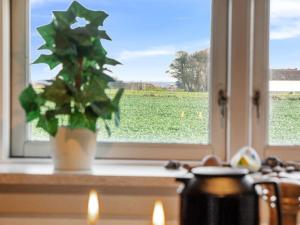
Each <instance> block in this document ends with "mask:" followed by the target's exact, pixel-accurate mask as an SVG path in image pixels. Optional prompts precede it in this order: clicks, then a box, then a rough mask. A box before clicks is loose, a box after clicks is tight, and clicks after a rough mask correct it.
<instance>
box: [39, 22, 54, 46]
mask: <svg viewBox="0 0 300 225" xmlns="http://www.w3.org/2000/svg"><path fill="white" fill-rule="evenodd" d="M37 31H38V32H39V34H40V35H41V36H42V38H43V39H44V41H45V42H46V46H47V47H48V48H51V47H54V43H55V40H54V37H55V34H56V30H55V25H54V23H53V22H51V23H49V24H47V25H44V26H41V27H38V28H37Z"/></svg>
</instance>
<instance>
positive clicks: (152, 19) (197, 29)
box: [30, 0, 300, 81]
mask: <svg viewBox="0 0 300 225" xmlns="http://www.w3.org/2000/svg"><path fill="white" fill-rule="evenodd" d="M79 2H81V3H82V4H83V5H84V6H86V7H88V8H90V9H93V10H103V11H105V12H107V13H108V14H109V17H108V18H107V20H106V21H105V23H104V29H105V30H106V31H107V32H108V34H109V35H110V36H111V38H112V39H113V41H112V42H108V41H104V42H103V44H104V46H105V48H106V50H107V51H108V53H109V56H110V57H113V58H116V59H118V60H120V61H121V62H122V63H123V65H122V66H118V67H117V68H114V70H113V72H114V73H113V76H115V77H117V78H118V79H121V80H126V81H174V80H173V79H172V78H171V77H170V76H169V75H168V74H166V73H165V71H166V70H168V68H169V65H170V63H171V62H172V60H173V59H174V56H175V53H176V51H179V50H184V51H188V52H193V51H196V50H200V49H204V48H208V47H209V45H210V21H211V20H210V19H211V18H210V17H211V13H210V8H211V3H210V2H211V0H97V1H96V0H81V1H79ZM70 3H71V0H31V51H30V53H31V61H33V60H34V59H35V58H36V57H37V56H38V54H39V53H41V52H39V51H37V50H36V49H37V48H38V47H39V46H40V45H41V44H42V43H43V40H42V39H41V37H40V36H39V35H38V34H37V32H36V27H38V26H41V25H44V24H47V23H49V22H50V20H51V17H52V14H51V12H52V11H53V10H66V9H67V8H68V6H69V5H70ZM283 3H285V6H284V7H283V6H282V4H283ZM271 5H272V9H271V41H270V64H271V67H272V68H296V67H298V68H299V67H300V60H299V58H300V57H299V56H300V51H299V47H300V44H299V43H300V13H299V12H300V1H299V0H285V1H282V0H272V3H271ZM55 72H57V71H52V72H50V71H49V70H48V69H47V66H46V65H42V64H41V65H33V66H31V79H32V80H33V81H36V80H43V79H47V78H50V77H51V76H53V74H55Z"/></svg>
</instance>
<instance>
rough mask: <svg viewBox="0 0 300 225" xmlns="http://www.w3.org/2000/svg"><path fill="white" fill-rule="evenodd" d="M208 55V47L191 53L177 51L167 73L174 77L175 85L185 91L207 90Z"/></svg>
mask: <svg viewBox="0 0 300 225" xmlns="http://www.w3.org/2000/svg"><path fill="white" fill-rule="evenodd" d="M208 56H209V50H208V49H206V50H201V51H197V52H194V53H192V54H188V53H187V52H185V51H179V52H177V53H176V57H175V59H174V60H173V62H172V63H171V65H170V70H169V71H167V73H169V74H171V76H172V77H174V78H176V79H177V82H176V84H177V86H178V85H180V88H184V90H186V91H189V92H192V91H207V89H208V82H207V81H208ZM178 87H179V86H178Z"/></svg>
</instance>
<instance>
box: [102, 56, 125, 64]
mask: <svg viewBox="0 0 300 225" xmlns="http://www.w3.org/2000/svg"><path fill="white" fill-rule="evenodd" d="M105 64H108V65H111V66H116V65H122V63H120V62H119V61H117V60H115V59H111V58H108V57H106V59H105Z"/></svg>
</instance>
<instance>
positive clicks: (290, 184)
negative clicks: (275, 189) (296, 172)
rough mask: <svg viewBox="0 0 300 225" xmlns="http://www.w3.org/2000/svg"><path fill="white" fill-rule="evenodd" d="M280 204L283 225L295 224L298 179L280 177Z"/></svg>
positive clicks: (298, 187)
mask: <svg viewBox="0 0 300 225" xmlns="http://www.w3.org/2000/svg"><path fill="white" fill-rule="evenodd" d="M279 183H280V190H281V206H282V214H283V224H284V225H296V224H297V214H298V210H299V203H300V202H299V200H300V199H299V196H300V181H296V180H291V179H284V178H281V179H280V182H279Z"/></svg>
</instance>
